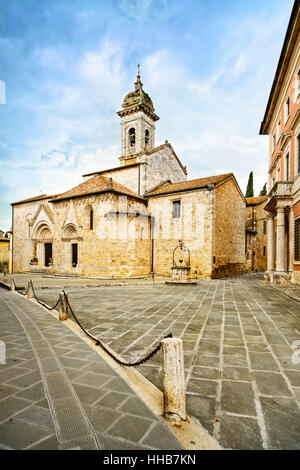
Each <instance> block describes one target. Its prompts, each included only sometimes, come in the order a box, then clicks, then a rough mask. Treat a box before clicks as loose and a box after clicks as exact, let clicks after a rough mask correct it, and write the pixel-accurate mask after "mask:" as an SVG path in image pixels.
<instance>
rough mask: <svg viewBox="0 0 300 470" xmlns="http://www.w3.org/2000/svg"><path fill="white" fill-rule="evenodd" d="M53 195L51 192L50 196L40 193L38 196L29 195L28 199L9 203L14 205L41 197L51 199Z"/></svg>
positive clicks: (40, 198)
mask: <svg viewBox="0 0 300 470" xmlns="http://www.w3.org/2000/svg"><path fill="white" fill-rule="evenodd" d="M55 196H56V194H52V195H50V196H49V195H47V194H40V195H39V196H34V197H30V198H28V199H22V201H17V202H12V203H11V205H12V206H15V205H17V204H23V203H25V202H35V201H41V200H42V199H51V198H54V197H55Z"/></svg>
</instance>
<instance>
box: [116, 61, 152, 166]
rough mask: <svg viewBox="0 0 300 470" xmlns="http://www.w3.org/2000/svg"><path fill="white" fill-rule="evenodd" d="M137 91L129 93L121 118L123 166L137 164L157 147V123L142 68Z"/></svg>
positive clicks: (137, 80) (124, 102)
mask: <svg viewBox="0 0 300 470" xmlns="http://www.w3.org/2000/svg"><path fill="white" fill-rule="evenodd" d="M134 85H135V90H134V91H132V92H130V93H128V94H127V95H126V96H125V98H124V101H123V104H122V110H121V111H119V112H118V113H117V114H118V115H119V116H120V118H121V157H120V162H121V164H122V165H129V164H130V163H136V161H137V157H138V156H139V155H141V154H143V153H145V152H149V151H150V150H152V149H154V147H155V121H158V119H159V117H158V116H157V115H156V114H155V113H154V106H153V103H152V100H151V98H150V96H149V95H148V94H147V93H145V92H144V90H143V84H142V82H141V76H140V66H139V65H138V74H137V79H136V82H135V84H134Z"/></svg>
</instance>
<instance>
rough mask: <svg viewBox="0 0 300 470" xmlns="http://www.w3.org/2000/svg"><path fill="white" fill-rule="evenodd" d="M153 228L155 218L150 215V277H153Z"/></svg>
mask: <svg viewBox="0 0 300 470" xmlns="http://www.w3.org/2000/svg"><path fill="white" fill-rule="evenodd" d="M154 227H155V217H153V216H152V215H150V236H151V274H152V277H154Z"/></svg>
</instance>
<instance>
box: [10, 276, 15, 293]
mask: <svg viewBox="0 0 300 470" xmlns="http://www.w3.org/2000/svg"><path fill="white" fill-rule="evenodd" d="M10 290H12V291H15V290H16V285H15V280H14V278H12V280H11V285H10Z"/></svg>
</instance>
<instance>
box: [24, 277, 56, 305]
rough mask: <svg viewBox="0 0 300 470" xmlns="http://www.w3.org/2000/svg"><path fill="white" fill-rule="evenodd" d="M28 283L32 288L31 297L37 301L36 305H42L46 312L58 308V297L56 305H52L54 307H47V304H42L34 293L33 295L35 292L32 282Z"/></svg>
mask: <svg viewBox="0 0 300 470" xmlns="http://www.w3.org/2000/svg"><path fill="white" fill-rule="evenodd" d="M29 282H30V284H31V287H32V292H33V296H34V298H35V300H36V301H37V303H38V304H40V305H42V306H43V307H45V308H46V309H47V310H54V309H55V308H56V307H57V306H58V304H59V300H60V299H59V297H58V300H57V302H56V304H55V305H54V307H49V306H48V305H47V304H44V302H42V301H41V300H39V299H38V298H37V296H36V293H35V290H34V287H33V282H32V281H31V280H30V281H29Z"/></svg>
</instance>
